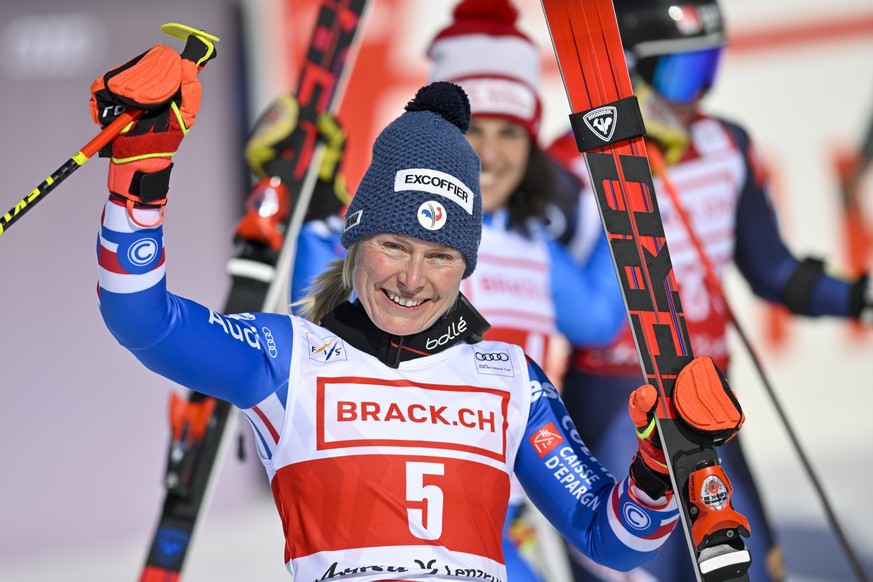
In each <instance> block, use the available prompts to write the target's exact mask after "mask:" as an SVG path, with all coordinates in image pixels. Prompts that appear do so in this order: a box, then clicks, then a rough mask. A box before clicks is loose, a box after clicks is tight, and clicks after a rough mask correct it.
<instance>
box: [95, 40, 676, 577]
mask: <svg viewBox="0 0 873 582" xmlns="http://www.w3.org/2000/svg"><path fill="white" fill-rule="evenodd" d="M169 56H171V55H168V57H169ZM143 62H146V64H148V61H139V63H143ZM136 66H146V65H137V64H136V63H134V64H133V65H132V67H131V68H135V67H136ZM122 97H123V95H122ZM183 105H184V104H183ZM166 109H169V106H166V107H165V108H164V110H166ZM193 113H196V111H192V112H191V114H192V116H193ZM469 120H470V105H469V101H468V100H467V96H466V94H465V93H464V91H463V90H462V89H461V88H460V87H459V86H458V85H454V84H451V83H447V82H437V83H432V84H430V85H428V86H426V87H424V88H422V89H421V90H420V91H419V92H418V94H417V95H416V97H415V99H413V100H412V101H411V102H410V103H409V104H408V105H407V106H406V112H405V113H404V114H402V115H401V116H400V117H398V118H397V119H396V120H395V121H393V122H392V123H391V124H389V125H388V127H386V128H385V130H384V131H383V132H382V133H381V134H380V136H379V138H378V139H377V140H376V142H375V143H374V145H373V156H372V161H371V163H370V167H369V168H368V170H367V173H366V175H365V176H364V179H363V180H362V182H361V184H360V185H359V187H358V190H357V192H356V195H355V198H354V200H353V201H352V203H351V205H350V207H349V209H348V212H347V215H346V221H345V227H344V231H343V234H342V244H343V246H344V247H345V248H346V249H348V252H347V254H346V258H345V259H343V260H340V261H337V262H336V263H334V264H333V265H332V266H331V267H330V268H329V269H328V271H327V272H326V273H324V274H323V275H322V276H321V277H320V278H319V279H318V284H317V285H316V287H315V290H314V291H313V293H312V295H311V296H310V297H309V300H308V301H309V302H308V303H307V307H308V308H310V309H311V313H319V314H321V315H319V316H318V317H317V318H313V319H305V318H303V317H299V316H297V315H283V314H275V313H236V314H221V313H216V312H215V311H213V310H211V309H209V308H207V307H206V306H204V305H201V304H199V303H196V302H194V301H191V300H189V299H185V298H183V297H180V296H178V295H175V294H172V293H170V292H169V291H167V288H166V277H165V276H164V274H165V269H166V267H165V261H164V253H163V252H160V253H158V252H155V253H152V254H151V255H148V256H150V257H151V260H146V259H147V255H139V256H138V257H139V258H140V259H141V260H142V262H143V264H141V265H135V266H134V265H131V264H130V261H121V260H119V257H120V256H122V255H124V254H125V253H126V250H125V249H132V248H137V247H139V246H141V245H143V244H144V243H145V241H147V240H150V239H154V240H156V241H162V240H164V236H163V228H164V227H163V224H161V223H160V220H158V219H159V218H160V216H161V215H162V209H161V208H158V207H155V206H154V205H151V206H150V205H149V204H147V203H144V202H143V201H142V200H139V201H137V200H133V199H132V197H130V196H129V194H128V192H127V190H126V189H125V188H120V187H117V188H115V189H114V190H113V192H112V193H110V197H109V199H108V200H107V201H106V203H105V204H104V212H103V219H102V228H101V232H100V252H99V253H98V262H99V267H100V268H99V271H98V272H99V281H100V310H101V313H102V315H103V317H104V320H105V321H106V324H107V326H108V327H109V329H110V330H111V331H112V333H113V335H114V336H115V337H116V339H117V340H118V341H119V342H120V343H121V344H122V345H123V346H125V347H126V348H127V349H129V350H130V351H131V353H132V354H133V355H134V356H135V357H136V358H137V359H139V360H140V361H141V362H142V363H143V364H145V365H146V366H147V367H148V368H150V369H152V370H153V371H155V372H157V373H159V374H161V375H163V376H165V377H167V378H169V379H171V380H173V381H175V382H177V383H179V384H181V385H183V386H186V387H188V388H190V389H192V390H195V391H197V392H200V393H203V394H207V395H210V396H214V397H216V398H221V399H223V400H226V401H228V402H230V403H232V404H234V405H235V406H237V407H238V408H240V409H241V410H242V412H243V414H244V415H245V416H246V418H247V419H248V420H249V421H250V424H251V426H252V428H253V430H254V433H255V442H256V444H257V448H258V455H259V458H260V460H261V462H262V464H263V465H264V468H265V469H266V472H267V476H268V478H269V480H270V485H271V488H272V491H273V496H274V498H275V501H276V508H277V510H278V512H279V514H280V516H281V519H282V525H283V529H284V534H285V541H286V543H285V556H284V562H285V565H286V567H287V569H288V571H289V572H290V573H291V574H292V575H293V576H294V577H295V579H301V580H304V579H306V580H325V579H328V578H330V579H332V580H338V581H339V580H355V581H356V582H376V581H384V580H471V579H474V578H475V579H490V580H505V579H506V578H507V561H508V560H507V558H506V557H505V555H504V552H503V547H502V535H501V534H502V526H503V524H504V522H505V519H506V515H507V508H508V504H509V499H510V483H511V479H512V478H513V476H517V477H518V481H519V483H521V484H522V485H523V486H524V487H525V489H526V490H527V491H528V492H529V493H530V495H531V498H532V499H534V500H535V502H536V503H537V506H538V507H539V508H540V510H541V511H542V512H543V514H544V515H545V516H547V518H548V519H549V520H550V521H551V522H552V523H553V524H554V525H555V527H556V528H557V529H558V530H559V531H560V532H561V533H562V534H563V535H564V536H565V537H566V538H567V539H568V540H570V542H571V543H573V544H574V545H575V546H576V547H578V548H580V551H583V550H586V549H588V551H590V552H591V553H592V554H594V555H595V556H597V559H598V560H601V561H603V562H604V563H605V564H608V565H610V566H612V567H616V568H625V569H627V568H632V567H634V566H635V565H637V564H639V563H641V562H643V561H645V560H647V559H649V558H650V557H651V556H652V555H653V554H654V553H655V552H656V551H657V549H658V547H659V546H660V545H661V544H662V543H663V541H664V540H665V539H666V536H667V535H668V534H669V532H670V531H671V530H672V529H673V526H674V524H675V523H676V520H677V518H678V514H677V511H676V504H675V503H674V502H673V500H672V494H671V493H670V492H669V491H666V490H665V488H666V486H665V485H664V482H663V479H661V478H658V477H657V476H655V475H654V474H653V473H652V471H656V470H657V469H652V468H646V467H647V465H646V464H645V463H644V462H643V461H642V460H641V459H642V458H641V457H638V460H637V461H635V462H633V464H632V465H631V466H632V467H633V468H632V469H631V470H630V471H629V473H628V475H627V476H625V477H623V478H622V479H621V481H618V482H617V481H616V480H615V479H614V478H613V477H612V475H610V474H609V473H607V472H606V471H605V470H603V469H602V467H600V465H599V464H598V463H597V461H596V460H595V459H594V458H593V457H592V456H591V455H590V453H589V452H588V449H587V448H586V447H585V446H584V444H583V443H582V442H581V439H580V438H579V434H578V432H577V431H576V429H575V428H574V427H573V426H572V424H568V423H567V413H566V410H565V409H564V406H563V404H562V403H561V401H560V399H559V398H557V394H556V393H555V391H554V388H553V387H552V383H551V382H550V381H549V379H548V378H547V377H546V375H545V374H544V373H543V371H542V369H541V368H540V367H539V366H538V365H537V364H536V363H535V362H534V361H533V360H531V359H530V358H529V357H528V356H527V355H526V354H525V353H524V351H523V350H522V348H520V347H519V346H517V345H512V344H509V343H504V342H500V341H489V340H484V339H483V338H482V334H483V333H484V332H485V331H486V330H487V329H488V323H487V322H486V321H485V319H484V318H483V317H482V316H481V315H480V314H479V313H478V312H477V311H476V310H475V309H474V308H473V307H472V305H470V303H468V302H467V301H466V299H465V298H464V296H463V294H461V293H460V291H459V287H460V285H461V281H462V280H463V279H464V278H466V277H469V276H470V275H471V274H472V273H473V271H474V269H475V268H476V262H477V253H478V248H479V242H480V237H481V231H482V196H481V193H480V191H479V158H478V157H477V155H476V153H475V151H474V150H473V148H472V147H471V146H470V145H469V144H468V143H467V141H466V139H465V137H464V131H465V130H466V129H467V128H468V127H469ZM188 127H190V124H189V125H188ZM166 130H168V131H176V132H178V133H179V134H181V128H180V127H174V126H172V125H170V126H168V127H167V128H166ZM131 131H132V132H133V130H131ZM154 133H157V132H154ZM147 135H148V137H147V138H145V139H143V140H141V141H139V142H137V143H138V144H139V145H140V146H141V147H142V148H143V150H144V151H142V152H140V153H143V154H146V155H147V154H149V153H150V152H154V151H158V152H160V151H163V150H162V149H160V148H161V145H163V144H162V143H161V141H160V139H153V138H154V135H153V133H149V134H147ZM176 137H178V138H179V139H181V137H182V136H181V135H178V134H177V135H176ZM112 163H113V164H121V163H126V162H125V161H124V160H115V161H113V162H112ZM121 185H124V184H121ZM128 202H129V203H128ZM147 225H151V226H147ZM641 412H642V414H643V416H645V411H641ZM644 438H646V437H644ZM629 456H630V455H629ZM629 461H631V459H629ZM569 463H572V464H573V466H576V465H578V466H584V467H587V468H590V471H588V472H586V473H585V474H580V475H579V477H576V476H574V477H573V484H572V487H568V485H567V479H566V478H565V477H561V476H559V475H563V472H566V471H570V469H569V468H568V466H569V465H568V464H569ZM650 473H652V474H650ZM653 483H654V484H656V485H657V486H656V487H654V488H651V487H650V485H651V484H653ZM580 502H581V503H580ZM613 507H621V508H622V511H621V512H619V515H616V514H615V512H614V511H612V510H611V508H613ZM641 523H644V524H646V525H645V526H641V525H640V524H641Z"/></svg>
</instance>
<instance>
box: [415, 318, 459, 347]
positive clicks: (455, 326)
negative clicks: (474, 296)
mask: <svg viewBox="0 0 873 582" xmlns="http://www.w3.org/2000/svg"><path fill="white" fill-rule="evenodd" d="M465 331H467V321H466V320H465V319H464V318H463V316H462V317H461V318H460V319H459V320H458V321H453V322H452V323H451V324H450V325H449V328H448V329H447V330H446V333H444V334H442V335H441V336H437V337H435V338H427V343H426V344H425V347H426V348H427V349H428V351H433V350H435V349H437V348H438V347H439V346H444V345H446V344H447V343H448V342H450V341H452V340H454V339H457V338H458V337H460V335H461V334H463V333H464V332H465Z"/></svg>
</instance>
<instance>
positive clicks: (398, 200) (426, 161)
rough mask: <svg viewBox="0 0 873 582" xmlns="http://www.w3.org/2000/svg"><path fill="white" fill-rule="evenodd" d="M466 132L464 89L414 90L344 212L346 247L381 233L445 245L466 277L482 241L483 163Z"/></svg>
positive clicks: (378, 141) (436, 87)
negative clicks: (453, 250)
mask: <svg viewBox="0 0 873 582" xmlns="http://www.w3.org/2000/svg"><path fill="white" fill-rule="evenodd" d="M469 127H470V102H469V101H468V100H467V95H466V94H465V93H464V91H463V89H461V87H459V86H458V85H455V84H452V83H447V82H437V83H431V84H430V85H427V86H425V87H422V88H421V89H419V90H418V93H417V94H416V96H415V99H413V100H412V101H410V102H409V103H408V104H407V105H406V113H404V114H403V115H401V116H400V117H398V118H397V119H395V120H394V121H392V122H391V123H390V124H389V125H388V127H386V128H385V129H384V130H382V133H380V134H379V137H378V138H376V142H375V143H374V144H373V156H372V161H371V162H370V166H369V167H368V168H367V172H366V173H365V174H364V177H363V178H362V179H361V183H360V185H359V186H358V190H357V192H355V196H354V198H352V202H351V204H350V205H349V209H348V212H346V224H345V227H344V229H343V234H342V244H343V246H344V247H345V248H349V247H350V246H352V245H353V244H355V243H356V242H358V241H359V240H361V239H362V238H364V237H366V236H369V235H371V234H376V233H380V232H392V233H397V234H403V235H406V236H410V237H413V238H417V239H421V240H424V241H428V242H433V243H438V244H444V245H448V246H450V247H453V248H456V249H458V250H459V251H460V252H461V253H462V254H463V255H464V258H465V259H466V261H467V268H466V270H465V271H464V277H465V278H466V277H469V276H470V275H471V274H472V273H473V270H474V269H475V268H476V252H477V251H478V249H479V240H480V239H481V237H482V194H481V192H480V190H479V171H480V162H479V156H478V155H476V151H475V150H474V149H473V148H472V147H471V146H470V144H469V143H468V142H467V139H466V138H465V137H464V133H465V132H466V131H467V129H468V128H469Z"/></svg>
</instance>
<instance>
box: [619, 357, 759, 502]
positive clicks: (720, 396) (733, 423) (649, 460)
mask: <svg viewBox="0 0 873 582" xmlns="http://www.w3.org/2000/svg"><path fill="white" fill-rule="evenodd" d="M657 405H658V391H657V390H656V389H655V387H654V386H652V385H651V384H645V385H643V386H640V387H639V388H637V389H636V390H634V391H633V392H632V393H631V395H630V399H629V401H628V413H629V414H630V417H631V420H632V421H633V423H634V426H636V429H637V437H638V438H639V449H638V450H637V453H636V455H634V459H633V462H632V463H631V467H630V475H631V479H632V480H633V482H634V485H636V486H637V487H638V488H639V489H640V490H642V491H643V492H644V493H646V495H648V496H649V497H651V498H652V499H658V498H660V497H661V496H662V495H668V496H669V495H672V483H671V481H670V474H669V470H668V468H667V462H666V459H665V457H664V450H663V449H662V448H661V439H660V435H659V434H658V430H657V426H656V424H655V408H656V407H657ZM673 406H674V407H675V408H676V413H677V417H678V418H679V419H680V420H681V421H682V422H683V423H684V424H686V425H687V426H688V427H689V428H690V429H691V430H693V431H695V432H696V433H698V434H700V435H701V436H702V437H705V438H708V439H711V441H712V444H713V445H715V446H719V445H722V444H724V443H726V442H727V441H729V440H730V439H732V438H733V437H734V436H735V435H736V433H737V431H739V430H740V427H742V426H743V422H745V420H746V417H745V414H743V410H742V408H741V407H740V403H739V402H738V401H737V398H736V395H735V394H734V392H733V390H731V388H730V386H728V383H727V380H726V379H725V377H724V374H722V372H721V370H719V369H718V367H716V365H715V364H714V363H713V361H712V358H710V357H709V356H698V357H696V358H694V359H693V360H692V361H691V362H690V363H689V364H688V365H686V366H685V367H684V368H682V371H681V372H679V376H678V377H677V378H676V384H675V386H674V389H673Z"/></svg>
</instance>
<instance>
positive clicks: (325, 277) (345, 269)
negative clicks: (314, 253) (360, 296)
mask: <svg viewBox="0 0 873 582" xmlns="http://www.w3.org/2000/svg"><path fill="white" fill-rule="evenodd" d="M357 251H358V243H355V244H353V245H352V246H351V247H349V250H348V251H347V252H346V256H345V257H344V258H342V259H336V260H334V261H331V262H330V263H329V264H328V266H327V268H326V269H325V270H324V272H322V273H321V274H320V275H318V276H317V277H316V278H315V280H314V281H313V282H312V284H311V285H309V287H307V288H306V294H305V295H304V296H303V297H302V298H300V299H298V300H297V301H295V302H294V303H292V304H291V307H299V308H300V309H299V311H298V313H299V314H300V316H301V317H304V318H305V319H308V320H309V321H311V322H313V323H319V322H321V320H322V318H324V316H325V315H327V314H328V313H330V312H331V311H333V310H334V309H336V308H337V307H338V306H339V305H341V304H342V303H343V302H345V301H348V300H349V298H350V297H351V296H352V291H353V287H352V273H353V271H354V269H355V260H356V258H357V254H358V253H357Z"/></svg>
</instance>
